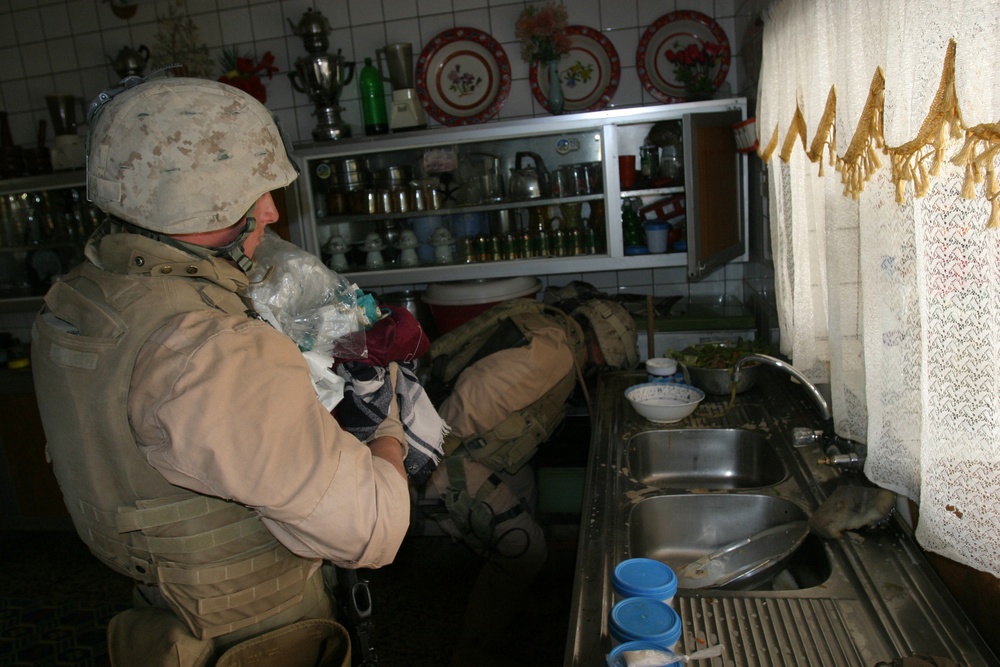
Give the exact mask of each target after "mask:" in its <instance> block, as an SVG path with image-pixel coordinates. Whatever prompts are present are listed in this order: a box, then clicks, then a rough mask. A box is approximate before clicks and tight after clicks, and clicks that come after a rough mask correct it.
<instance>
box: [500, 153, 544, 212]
mask: <svg viewBox="0 0 1000 667" xmlns="http://www.w3.org/2000/svg"><path fill="white" fill-rule="evenodd" d="M525 158H531V160H532V161H533V166H531V167H525V166H524V160H525ZM507 188H508V190H509V191H510V196H511V199H515V200H516V199H540V198H542V197H549V196H551V195H552V185H551V182H550V180H549V172H548V170H546V169H545V163H544V162H542V158H541V157H540V156H539V155H538V154H537V153H532V152H531V151H520V152H518V153H516V154H515V155H514V167H512V168H511V170H510V182H509V183H508V184H507Z"/></svg>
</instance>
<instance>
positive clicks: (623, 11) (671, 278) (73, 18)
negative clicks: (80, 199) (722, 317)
mask: <svg viewBox="0 0 1000 667" xmlns="http://www.w3.org/2000/svg"><path fill="white" fill-rule="evenodd" d="M120 1H121V0H0V63H3V65H2V66H0V109H2V110H5V111H7V113H8V116H9V119H10V123H11V128H12V133H13V136H14V142H15V143H16V144H20V145H23V146H31V145H34V143H35V136H36V131H37V127H38V122H39V121H40V120H43V119H45V120H48V111H47V109H46V107H45V96H46V95H49V94H54V93H57V94H63V95H67V94H68V95H74V96H76V97H79V98H80V99H81V100H85V101H88V102H89V100H91V99H93V98H94V96H95V95H96V94H97V93H98V92H100V91H101V90H103V89H105V88H107V87H109V86H111V85H113V84H114V83H115V82H116V79H117V75H116V74H115V72H114V70H113V69H112V67H111V65H110V59H111V58H113V57H114V56H115V55H116V54H117V53H118V51H119V50H120V49H121V48H122V47H123V46H126V45H128V46H131V47H133V48H138V47H139V46H140V45H145V46H147V47H149V48H150V49H151V50H155V44H156V35H157V31H158V28H159V23H158V18H162V17H163V16H165V15H166V14H167V11H168V9H169V7H170V2H169V1H168V0H157V1H152V0H133V3H134V4H137V10H136V12H135V15H134V16H133V17H132V18H130V19H128V20H124V19H121V18H118V17H116V16H115V15H114V14H113V12H112V9H111V4H110V2H116V3H119V2H120ZM761 1H762V0H565V5H566V8H567V11H568V13H569V20H570V23H571V24H579V25H586V26H589V27H592V28H594V29H597V30H600V31H601V32H603V33H604V34H605V35H607V37H608V38H609V39H610V40H611V42H612V44H613V45H614V46H615V49H616V50H617V52H618V55H619V58H620V59H621V65H622V74H621V83H620V85H619V87H618V90H617V92H616V94H615V96H614V99H613V100H612V106H615V107H626V106H642V105H647V104H656V103H658V102H657V101H656V100H655V99H654V98H653V97H652V96H651V95H650V94H649V93H648V92H646V91H645V90H644V89H643V86H642V84H641V82H640V80H639V77H638V74H637V72H636V68H635V60H636V58H635V54H636V49H637V47H638V44H639V41H640V39H641V37H642V35H643V33H644V32H645V31H646V29H647V28H648V26H649V25H650V24H652V23H653V22H654V21H655V20H656V19H657V18H658V17H660V16H662V15H664V14H666V13H668V12H672V11H676V10H696V11H699V12H702V13H704V14H706V15H708V16H711V17H713V18H714V19H715V20H716V21H717V22H718V23H719V25H720V26H721V27H722V28H723V29H724V30H725V32H726V35H727V37H728V39H729V42H730V45H731V49H732V53H733V57H732V68H731V70H730V75H729V77H728V80H727V82H726V84H725V89H724V91H723V93H724V94H727V95H745V96H747V97H748V98H751V100H752V98H753V96H754V95H755V92H754V85H755V83H756V82H755V81H753V80H751V79H750V78H749V77H747V76H746V74H745V58H744V54H742V53H741V47H742V44H743V42H744V35H746V34H747V31H748V29H749V28H750V26H751V24H752V21H753V20H754V18H755V17H756V13H755V12H758V11H759V8H758V5H760V4H761ZM525 4H540V3H525V2H524V1H523V0H515V1H509V0H316V1H315V2H308V1H306V0H283V1H276V0H188V1H187V12H188V14H189V15H190V17H191V19H192V20H193V21H194V23H195V25H196V26H197V31H198V33H197V34H198V37H199V39H200V41H201V42H202V43H204V44H205V45H206V46H208V48H209V50H210V55H211V57H212V59H213V62H218V58H219V56H220V54H221V52H222V50H223V49H224V48H228V47H233V46H235V47H236V48H237V49H238V50H239V51H240V52H242V53H246V52H252V53H256V54H257V55H258V56H260V55H262V54H263V53H264V52H265V51H268V50H270V51H271V52H272V53H273V54H274V55H275V58H276V65H277V66H278V67H279V68H280V72H279V74H277V75H276V76H275V77H274V79H272V80H271V81H269V82H268V83H267V91H268V102H267V105H268V107H269V108H270V109H271V110H272V111H274V112H275V113H276V114H277V115H278V116H279V118H280V119H281V121H282V124H283V126H284V127H285V128H286V129H287V130H288V131H289V133H290V134H291V135H292V137H293V140H294V141H299V142H301V141H310V140H311V131H312V129H313V128H314V127H315V126H316V118H315V117H314V116H313V115H312V112H313V109H314V107H313V104H312V103H311V102H310V101H309V99H308V97H307V96H306V95H304V94H302V93H299V92H298V91H296V90H295V89H294V88H293V87H292V85H291V82H290V81H289V78H288V76H287V72H288V71H289V70H294V63H295V60H296V59H297V58H299V57H301V56H303V55H305V53H306V51H305V47H304V45H303V42H302V40H301V39H300V38H299V37H296V36H295V35H294V34H293V31H292V29H291V25H290V23H291V24H297V23H298V22H299V20H300V19H301V18H302V16H303V14H304V13H305V12H306V11H307V10H308V9H310V8H313V9H316V10H318V11H319V12H321V13H322V14H323V15H324V16H326V18H327V19H328V20H329V22H330V24H331V27H332V32H331V33H330V45H331V48H330V51H331V52H335V51H337V50H338V49H340V50H341V51H342V53H343V55H344V56H345V58H347V59H348V60H352V61H362V62H363V60H364V58H365V56H374V54H375V49H377V48H379V47H381V46H384V45H385V44H388V43H392V42H396V41H407V42H411V43H412V44H413V46H414V52H415V54H418V53H419V52H420V50H421V49H422V48H423V45H424V44H426V43H428V42H429V41H430V40H431V38H433V37H434V36H435V35H437V34H438V33H440V32H441V31H442V30H445V29H448V28H452V27H456V26H468V27H473V28H477V29H479V30H483V31H485V32H488V33H489V34H491V35H492V36H493V37H494V38H495V39H496V40H497V41H499V42H500V43H501V44H502V46H503V47H504V49H505V51H506V53H507V56H508V59H509V61H510V65H511V70H512V74H513V81H512V84H511V90H510V94H509V96H508V99H507V101H506V103H505V104H504V106H503V107H502V108H501V110H500V112H499V114H498V119H512V118H520V117H530V116H536V115H538V116H543V115H546V111H545V110H544V109H543V108H542V107H541V106H540V105H539V104H538V103H537V101H536V100H535V99H534V97H533V95H532V94H531V90H530V86H529V71H530V70H529V65H528V64H527V63H525V62H523V61H522V60H521V58H520V52H519V45H518V42H517V40H516V39H515V37H514V23H515V21H516V18H517V16H518V14H519V13H520V12H521V10H522V8H523V7H524V6H525ZM414 60H416V55H415V57H414ZM217 69H218V71H216V72H214V75H216V76H217V75H221V73H222V71H221V66H220V67H218V68H217ZM341 105H342V106H343V107H344V111H343V118H344V120H345V121H346V122H347V123H349V124H350V125H351V127H352V131H353V133H354V134H355V135H357V136H360V135H362V134H363V130H362V126H361V110H360V105H359V103H358V99H357V88H356V86H355V85H354V83H353V82H352V83H351V84H350V85H348V86H347V87H346V88H345V90H344V93H343V95H342V96H341ZM430 124H431V126H432V127H433V126H434V125H435V124H436V122H435V121H434V120H433V119H430ZM82 132H83V130H81V133H82ZM52 138H53V134H52V130H51V124H50V129H49V131H48V140H49V142H51V141H52ZM743 276H744V265H743V264H733V265H730V266H729V267H727V268H726V269H723V270H720V271H717V272H716V273H715V274H713V275H712V276H709V277H708V278H707V279H706V280H704V281H702V282H699V283H695V284H691V285H689V284H688V283H687V279H686V275H685V271H684V270H683V269H676V268H671V269H645V270H638V271H619V272H605V273H600V274H581V275H570V276H542V278H543V282H545V284H546V285H548V284H565V282H567V281H569V280H572V279H582V280H587V281H588V282H592V283H593V284H595V285H596V286H598V287H600V288H601V289H605V290H608V291H613V290H617V291H621V292H635V293H641V294H649V293H652V294H655V295H657V296H668V295H675V294H681V295H688V294H723V293H728V294H733V295H736V296H738V297H740V298H743ZM401 287H411V286H401ZM19 317H21V316H20V315H19V314H16V313H13V314H11V313H7V314H3V315H0V327H2V328H3V330H6V331H12V332H13V333H15V335H18V336H19V337H21V338H22V339H26V335H25V334H26V333H27V329H26V326H27V325H26V324H25V323H24V322H27V321H30V317H28V316H27V315H25V316H24V317H25V318H26V319H24V322H22V321H21V320H20V319H17V318H19ZM12 320H17V321H12Z"/></svg>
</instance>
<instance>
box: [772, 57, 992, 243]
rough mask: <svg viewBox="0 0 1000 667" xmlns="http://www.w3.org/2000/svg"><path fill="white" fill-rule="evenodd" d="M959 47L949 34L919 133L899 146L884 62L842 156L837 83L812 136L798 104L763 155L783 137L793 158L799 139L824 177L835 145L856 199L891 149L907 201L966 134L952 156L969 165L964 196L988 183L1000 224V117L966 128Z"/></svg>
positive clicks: (847, 190) (899, 192)
mask: <svg viewBox="0 0 1000 667" xmlns="http://www.w3.org/2000/svg"><path fill="white" fill-rule="evenodd" d="M956 50H957V45H956V43H955V40H950V41H949V43H948V50H947V52H946V54H945V59H944V65H943V67H942V72H941V80H940V83H939V84H938V90H937V92H936V94H935V96H934V100H933V101H932V103H931V107H930V109H929V110H928V113H927V116H926V117H925V118H924V121H923V123H921V126H920V130H919V132H918V134H917V136H916V137H914V138H913V139H912V140H911V141H908V142H906V143H905V144H902V145H900V146H895V147H887V146H886V145H885V132H884V122H885V75H884V73H883V71H882V68H881V67H878V68H876V70H875V74H874V76H873V77H872V82H871V85H870V87H869V91H868V98H867V100H866V102H865V107H864V110H863V111H862V113H861V117H860V118H859V119H858V124H857V129H856V130H855V132H854V136H853V137H852V138H851V143H850V145H849V146H848V147H847V151H846V152H845V153H844V156H843V157H838V156H837V137H836V114H837V111H836V109H837V94H836V87H835V86H833V87H831V88H830V92H829V94H828V95H827V100H826V106H825V108H824V110H823V115H822V117H821V118H820V120H819V124H818V127H817V130H816V135H815V137H814V138H813V140H812V143H808V140H807V135H808V131H807V127H806V120H805V115H804V114H803V113H802V109H801V107H800V106H799V104H798V103H796V106H795V113H794V115H793V116H792V120H791V122H790V123H789V127H788V130H787V131H786V132H785V139H784V141H781V138H780V131H779V128H778V126H777V125H776V126H775V127H774V131H773V133H772V135H771V138H770V140H769V141H768V142H767V143H766V144H764V143H761V146H760V148H759V149H758V155H759V156H760V158H761V160H763V161H764V162H770V161H771V158H772V157H773V155H774V153H775V150H777V148H778V146H779V144H780V146H781V150H780V151H779V152H778V157H779V158H780V159H781V160H782V161H783V162H788V161H789V160H790V159H791V156H792V151H793V150H794V148H795V144H796V143H797V140H798V142H800V143H801V144H802V148H803V150H804V151H805V152H806V155H807V156H808V157H809V160H810V161H811V162H815V163H817V164H818V165H819V176H821V177H822V176H824V166H823V154H824V152H826V151H829V158H828V160H827V162H828V163H829V164H830V165H832V166H833V167H834V168H835V169H836V171H839V172H840V175H841V182H842V183H843V185H844V195H845V196H850V197H851V198H853V199H858V197H859V196H860V195H861V193H862V192H863V191H864V188H865V184H866V183H867V182H868V181H869V180H871V178H872V176H874V174H875V172H877V171H878V170H879V169H880V168H881V167H882V158H881V156H882V155H888V156H889V162H890V165H891V166H890V168H891V176H890V177H891V180H892V182H893V183H894V184H895V186H896V201H897V202H899V203H902V202H904V201H905V200H906V191H907V187H908V185H909V184H912V185H913V196H914V197H916V198H921V197H925V196H926V195H927V193H928V192H929V190H930V187H931V179H932V178H934V177H936V176H938V174H939V173H940V170H941V165H942V164H943V163H944V162H945V160H947V159H948V158H947V157H946V155H945V152H946V150H947V146H948V143H949V141H951V140H956V139H962V138H963V136H964V140H965V141H964V144H963V146H962V148H961V149H960V150H959V151H958V153H956V154H955V156H954V157H952V158H951V159H950V162H951V163H953V164H955V165H956V166H959V167H964V168H965V181H964V183H963V187H962V193H961V196H962V197H963V198H965V199H975V197H976V190H977V186H978V185H980V184H983V183H985V188H984V196H985V198H986V200H987V201H989V202H990V207H991V210H990V217H989V222H988V225H987V226H988V227H989V228H992V229H996V228H1000V180H998V178H997V170H996V167H995V166H994V165H995V160H996V158H997V155H998V153H1000V124H997V123H990V124H983V125H977V126H976V127H973V128H966V127H965V124H964V122H963V120H962V111H961V107H960V105H959V102H958V95H957V92H956V89H955V53H956ZM807 146H808V148H807Z"/></svg>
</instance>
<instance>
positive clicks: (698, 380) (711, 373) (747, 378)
mask: <svg viewBox="0 0 1000 667" xmlns="http://www.w3.org/2000/svg"><path fill="white" fill-rule="evenodd" d="M707 345H715V346H719V347H732V343H728V342H726V341H720V342H717V343H702V344H701V345H699V347H701V348H702V349H704V347H705V346H707ZM681 355H682V356H687V355H690V356H693V357H694V356H697V355H698V348H696V347H688V348H686V349H684V350H683V351H682V352H681ZM678 364H679V365H680V367H681V370H682V371H683V372H684V376H685V381H686V382H689V383H690V384H692V385H694V386H695V387H698V388H699V389H701V390H702V391H704V392H705V393H706V394H722V395H725V396H729V395H731V394H732V391H733V377H732V368H703V367H699V366H692V365H690V364H686V363H684V362H683V361H680V362H678ZM759 372H760V364H756V363H750V364H747V365H745V366H743V368H741V369H740V381H739V382H737V383H736V393H737V394H742V393H743V392H745V391H747V390H748V389H750V388H751V387H753V385H754V383H756V382H757V375H758V374H759Z"/></svg>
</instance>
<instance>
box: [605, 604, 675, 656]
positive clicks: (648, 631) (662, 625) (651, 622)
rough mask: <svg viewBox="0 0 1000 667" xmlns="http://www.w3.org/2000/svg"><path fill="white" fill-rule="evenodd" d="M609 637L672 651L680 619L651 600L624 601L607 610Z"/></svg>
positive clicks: (667, 607)
mask: <svg viewBox="0 0 1000 667" xmlns="http://www.w3.org/2000/svg"><path fill="white" fill-rule="evenodd" d="M608 621H609V622H608V630H609V631H610V632H611V637H612V638H613V639H614V640H615V641H617V642H619V643H624V642H632V641H645V642H650V643H651V644H655V645H657V646H660V647H662V648H667V649H670V650H673V649H674V647H675V646H676V645H677V642H678V641H679V640H680V638H681V617H680V614H678V613H677V612H676V611H674V609H673V607H671V606H670V605H668V604H665V603H663V602H660V601H659V600H654V599H653V598H643V597H634V598H625V599H624V600H622V601H621V602H619V603H618V604H616V605H615V606H614V607H612V608H611V614H610V618H609V619H608Z"/></svg>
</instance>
